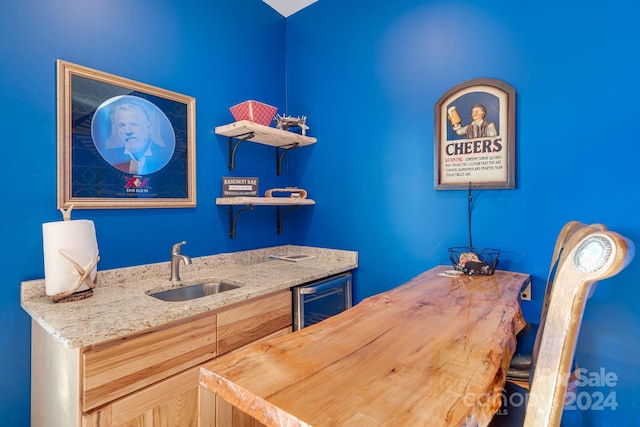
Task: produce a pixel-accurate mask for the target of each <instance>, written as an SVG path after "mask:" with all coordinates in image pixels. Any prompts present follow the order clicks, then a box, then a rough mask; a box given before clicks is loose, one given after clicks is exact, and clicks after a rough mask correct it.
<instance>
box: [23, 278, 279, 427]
mask: <svg viewBox="0 0 640 427" xmlns="http://www.w3.org/2000/svg"><path fill="white" fill-rule="evenodd" d="M290 330H291V294H290V291H289V290H283V291H279V292H276V293H273V294H270V295H267V296H264V297H260V298H254V299H251V300H248V301H244V302H241V303H237V304H234V305H232V306H229V307H225V308H223V309H220V310H217V311H215V312H211V313H205V314H201V315H197V316H193V317H190V318H187V319H184V320H181V321H177V322H173V323H170V324H167V325H163V326H161V327H158V328H151V329H148V330H145V331H143V332H141V333H138V334H134V335H128V336H124V337H121V338H118V339H114V340H110V341H105V342H101V343H97V344H93V345H90V346H85V347H82V348H80V349H68V348H65V347H64V346H63V345H61V344H60V343H59V342H57V341H56V340H55V339H54V338H53V337H52V336H51V335H50V334H49V333H48V332H46V331H44V330H43V329H42V328H41V327H40V326H39V325H38V324H37V323H35V322H34V323H33V326H32V400H31V405H32V425H33V426H36V427H37V426H47V427H49V426H58V425H59V426H72V425H81V426H83V427H110V426H145V427H149V426H180V427H182V426H197V425H200V426H202V427H205V426H215V425H216V417H217V416H218V413H220V414H224V413H226V409H221V410H219V411H216V404H215V396H209V395H202V396H200V395H199V391H198V390H199V384H198V376H199V370H200V368H199V367H200V365H201V364H202V363H204V362H206V361H208V360H212V359H213V358H215V357H216V355H218V354H223V353H227V352H230V351H232V350H234V349H237V348H240V347H242V346H245V345H248V344H251V343H253V342H256V341H259V340H261V339H265V338H266V337H270V336H273V335H274V334H284V333H288V332H289V331H290ZM219 425H221V426H222V425H223V424H219Z"/></svg>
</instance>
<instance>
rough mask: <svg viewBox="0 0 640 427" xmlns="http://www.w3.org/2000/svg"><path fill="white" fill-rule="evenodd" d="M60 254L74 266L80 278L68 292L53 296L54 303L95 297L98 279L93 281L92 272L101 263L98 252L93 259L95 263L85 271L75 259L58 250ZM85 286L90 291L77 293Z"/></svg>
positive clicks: (51, 297)
mask: <svg viewBox="0 0 640 427" xmlns="http://www.w3.org/2000/svg"><path fill="white" fill-rule="evenodd" d="M58 253H59V254H60V255H62V257H63V258H64V259H66V260H67V261H69V262H70V263H71V264H73V267H74V268H75V269H76V271H77V272H78V274H79V275H80V277H79V278H78V281H77V282H76V284H75V285H74V286H73V287H72V288H71V289H69V290H68V291H66V292H61V293H59V294H56V295H51V296H50V297H49V298H50V299H51V301H53V302H69V301H78V300H81V299H85V298H89V297H90V296H93V288H95V286H96V281H97V277H96V278H95V279H94V280H91V272H92V271H93V269H94V268H95V267H96V266H97V265H98V261H100V255H99V254H98V253H97V252H96V256H95V257H94V258H93V261H92V262H91V264H89V266H88V267H87V268H86V269H85V268H83V267H82V266H81V265H80V264H78V263H77V262H75V261H74V260H73V258H71V257H70V256H68V255H67V254H65V253H64V252H63V251H62V250H61V249H58ZM83 284H85V285H87V286H88V287H89V289H85V290H84V291H80V292H78V293H75V294H74V292H76V291H77V290H78V288H80V286H82V285H83Z"/></svg>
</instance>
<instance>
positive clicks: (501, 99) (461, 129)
mask: <svg viewBox="0 0 640 427" xmlns="http://www.w3.org/2000/svg"><path fill="white" fill-rule="evenodd" d="M515 102H516V95H515V90H514V89H513V88H512V87H511V86H509V85H508V84H506V83H504V82H501V81H499V80H494V79H475V80H470V81H468V82H465V83H461V84H459V85H457V86H455V87H453V88H451V89H450V90H449V91H447V92H446V93H445V94H444V95H443V96H442V97H441V98H440V99H439V100H438V101H437V102H436V105H435V141H434V148H435V157H434V158H435V165H434V187H435V189H437V190H459V189H466V188H468V186H469V183H470V182H472V183H473V186H474V188H480V189H512V188H515V110H516V108H515Z"/></svg>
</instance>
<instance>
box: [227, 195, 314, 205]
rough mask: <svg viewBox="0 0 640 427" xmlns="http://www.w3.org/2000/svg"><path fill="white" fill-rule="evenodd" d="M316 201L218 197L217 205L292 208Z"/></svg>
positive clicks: (284, 198)
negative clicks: (292, 206)
mask: <svg viewBox="0 0 640 427" xmlns="http://www.w3.org/2000/svg"><path fill="white" fill-rule="evenodd" d="M315 204H316V202H315V200H311V199H300V198H298V197H218V198H217V199H216V205H220V206H237V205H260V206H291V205H315Z"/></svg>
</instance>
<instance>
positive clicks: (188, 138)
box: [57, 60, 196, 209]
mask: <svg viewBox="0 0 640 427" xmlns="http://www.w3.org/2000/svg"><path fill="white" fill-rule="evenodd" d="M57 73H58V87H57V94H58V209H61V208H69V207H70V206H73V207H75V208H154V207H155V208H159V207H194V206H195V205H196V195H195V188H196V187H195V184H196V183H195V176H196V175H195V98H192V97H189V96H185V95H180V94H178V93H175V92H170V91H168V90H164V89H160V88H157V87H153V86H150V85H147V84H144V83H139V82H135V81H133V80H129V79H125V78H122V77H118V76H114V75H111V74H107V73H104V72H101V71H96V70H92V69H90V68H86V67H82V66H80V65H75V64H71V63H69V62H65V61H61V60H58V61H57Z"/></svg>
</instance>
